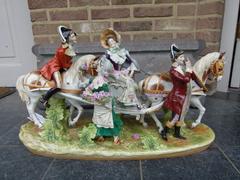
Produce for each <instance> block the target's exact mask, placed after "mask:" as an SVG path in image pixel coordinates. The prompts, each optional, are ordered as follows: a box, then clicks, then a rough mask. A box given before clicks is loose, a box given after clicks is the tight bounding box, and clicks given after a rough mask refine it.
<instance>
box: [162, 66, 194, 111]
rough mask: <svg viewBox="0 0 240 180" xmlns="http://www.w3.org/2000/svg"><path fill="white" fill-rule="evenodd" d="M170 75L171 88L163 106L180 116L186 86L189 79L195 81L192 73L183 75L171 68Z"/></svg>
mask: <svg viewBox="0 0 240 180" xmlns="http://www.w3.org/2000/svg"><path fill="white" fill-rule="evenodd" d="M170 75H171V78H172V83H173V88H172V90H171V92H170V93H169V94H168V96H167V98H166V100H165V102H164V105H163V106H164V107H165V108H167V109H170V110H171V111H173V112H175V113H176V114H179V115H180V114H181V112H182V107H183V104H184V101H185V98H186V92H187V84H188V83H189V82H190V80H191V79H195V78H196V77H195V74H194V73H189V72H186V73H185V75H183V74H181V73H179V72H178V71H176V70H175V69H174V68H173V67H172V68H171V69H170Z"/></svg>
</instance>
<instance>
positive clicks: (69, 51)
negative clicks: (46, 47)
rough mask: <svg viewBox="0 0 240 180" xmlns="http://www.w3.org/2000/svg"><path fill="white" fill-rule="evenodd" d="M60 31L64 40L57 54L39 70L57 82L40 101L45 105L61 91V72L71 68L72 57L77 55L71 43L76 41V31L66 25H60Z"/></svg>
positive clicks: (45, 76) (47, 77)
mask: <svg viewBox="0 0 240 180" xmlns="http://www.w3.org/2000/svg"><path fill="white" fill-rule="evenodd" d="M58 33H59V35H60V37H61V40H62V44H61V46H60V47H59V48H58V49H57V51H56V54H55V56H54V57H53V58H52V59H50V60H49V62H48V63H47V64H45V65H44V66H43V67H42V68H41V69H40V70H39V71H40V74H41V75H42V76H43V77H44V78H46V79H47V80H49V81H50V80H55V82H56V87H55V88H51V89H50V90H48V92H47V93H46V94H45V95H44V96H43V97H42V98H41V99H40V102H42V103H43V104H44V105H45V106H46V105H47V102H48V99H49V98H50V97H51V96H52V95H54V94H55V93H56V92H58V91H60V89H61V86H62V77H61V72H62V71H64V70H66V69H68V68H70V66H71V65H72V58H73V57H74V56H76V54H75V52H74V50H73V48H72V45H71V44H72V43H75V42H76V33H75V32H73V31H72V29H69V28H67V27H65V26H59V27H58Z"/></svg>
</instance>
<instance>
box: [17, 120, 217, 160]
mask: <svg viewBox="0 0 240 180" xmlns="http://www.w3.org/2000/svg"><path fill="white" fill-rule="evenodd" d="M81 121H82V120H81ZM85 124H86V123H85ZM82 126H83V125H81V124H80V125H78V127H77V128H71V129H70V130H69V133H70V134H71V136H73V140H72V141H71V142H55V143H51V142H47V141H45V140H43V139H42V138H41V136H40V135H39V132H41V130H40V129H38V128H37V127H36V126H35V125H34V124H33V123H32V122H28V123H26V124H24V125H22V127H21V130H20V134H19V138H20V140H21V141H22V142H23V144H24V145H25V146H26V147H27V148H28V149H29V150H30V151H31V152H32V153H34V154H37V155H41V156H47V157H52V158H61V159H82V160H140V159H158V158H166V157H179V156H186V155H191V154H194V153H198V152H201V151H203V150H205V149H207V148H208V147H209V145H210V144H211V143H212V142H213V141H214V139H215V135H214V132H213V131H212V129H211V128H209V127H208V126H206V125H204V124H200V125H198V126H197V127H196V128H194V129H189V128H187V127H183V128H182V134H183V135H184V136H185V137H186V138H187V139H186V140H179V139H177V138H174V137H173V136H172V135H171V134H173V132H170V133H169V135H168V141H164V140H162V139H161V137H160V135H159V132H158V130H157V128H156V126H155V125H154V124H151V123H150V125H149V127H148V128H144V127H142V125H141V124H140V123H139V122H137V121H136V120H134V119H131V120H124V126H123V130H122V134H121V136H120V137H121V141H122V143H121V144H120V145H115V144H113V139H112V138H107V139H105V141H104V142H97V143H96V144H95V145H93V146H90V147H81V145H79V143H78V142H79V141H78V135H77V134H78V133H77V132H78V131H79V130H80V129H81V128H82ZM133 134H138V135H139V136H140V139H138V140H134V139H133V138H132V135H133ZM146 136H152V137H156V138H155V140H156V142H154V144H158V145H157V146H153V147H152V148H146V145H145V144H144V141H143V139H144V137H146Z"/></svg>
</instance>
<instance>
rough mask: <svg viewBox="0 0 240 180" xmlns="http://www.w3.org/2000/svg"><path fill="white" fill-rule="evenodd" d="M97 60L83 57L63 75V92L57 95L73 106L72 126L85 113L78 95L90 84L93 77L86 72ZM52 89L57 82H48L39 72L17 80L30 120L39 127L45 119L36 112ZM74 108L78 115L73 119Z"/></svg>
mask: <svg viewBox="0 0 240 180" xmlns="http://www.w3.org/2000/svg"><path fill="white" fill-rule="evenodd" d="M95 59H96V57H95V56H94V55H85V56H82V57H80V58H79V59H78V60H77V61H76V62H75V63H73V64H72V66H71V67H70V68H69V69H68V70H67V71H66V72H64V73H63V74H62V79H63V82H62V92H59V93H57V94H58V95H60V96H62V97H64V98H66V97H67V98H66V100H67V101H68V102H69V103H70V105H71V106H70V117H69V125H70V126H72V125H74V124H75V123H76V122H77V121H78V119H79V117H80V116H81V113H82V111H83V108H82V106H81V105H80V103H79V102H78V97H79V96H78V95H79V94H80V93H81V90H80V89H81V88H82V87H85V86H86V85H87V83H88V82H89V78H90V76H91V75H90V74H88V73H86V70H87V69H88V67H89V66H90V64H91V62H92V61H94V60H95ZM52 87H55V82H54V81H48V80H46V79H45V78H43V77H42V76H41V75H40V74H39V73H38V72H31V73H28V74H26V75H22V76H20V77H19V78H18V79H17V83H16V88H17V90H18V93H19V95H20V97H21V99H22V100H23V101H24V102H25V103H26V106H27V110H28V113H29V119H30V120H31V121H33V122H34V123H35V124H36V125H37V126H38V127H42V125H43V123H44V120H45V119H44V117H43V116H41V115H40V114H37V113H36V112H35V109H36V106H37V103H38V101H39V99H40V97H41V96H42V95H43V94H45V93H46V91H47V90H49V89H50V88H52ZM82 102H84V100H83V101H82ZM74 108H76V109H77V110H78V114H77V115H76V117H74V118H73V119H72V117H71V115H72V113H73V111H74Z"/></svg>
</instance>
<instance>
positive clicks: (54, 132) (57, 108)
mask: <svg viewBox="0 0 240 180" xmlns="http://www.w3.org/2000/svg"><path fill="white" fill-rule="evenodd" d="M49 105H50V107H49V108H47V109H46V121H45V122H44V125H43V131H42V132H41V133H40V136H41V137H42V138H43V139H44V140H46V141H49V142H56V141H64V140H66V138H67V130H68V117H69V111H68V110H67V109H66V107H65V102H64V99H57V98H51V99H50V101H49Z"/></svg>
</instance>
